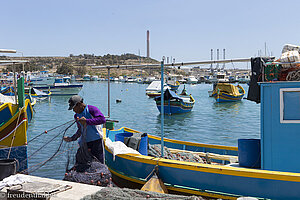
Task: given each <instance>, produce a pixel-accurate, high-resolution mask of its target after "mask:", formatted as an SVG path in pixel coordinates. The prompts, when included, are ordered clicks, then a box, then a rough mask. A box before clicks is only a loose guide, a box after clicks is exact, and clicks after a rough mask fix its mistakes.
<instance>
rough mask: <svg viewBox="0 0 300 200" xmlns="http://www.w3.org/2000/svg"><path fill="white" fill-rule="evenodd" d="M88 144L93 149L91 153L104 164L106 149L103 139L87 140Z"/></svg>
mask: <svg viewBox="0 0 300 200" xmlns="http://www.w3.org/2000/svg"><path fill="white" fill-rule="evenodd" d="M87 146H88V148H89V149H91V154H92V155H93V156H95V157H96V158H97V159H98V160H99V162H101V163H102V164H104V149H103V140H102V139H99V140H94V141H91V142H87Z"/></svg>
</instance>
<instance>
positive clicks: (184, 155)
mask: <svg viewBox="0 0 300 200" xmlns="http://www.w3.org/2000/svg"><path fill="white" fill-rule="evenodd" d="M148 156H153V157H160V156H161V145H160V144H154V145H151V144H149V147H148ZM164 158H166V159H171V160H179V161H187V162H195V163H207V161H208V160H207V159H205V158H202V157H200V156H199V155H197V154H193V153H188V152H176V153H172V152H171V151H170V150H169V149H168V148H167V147H164Z"/></svg>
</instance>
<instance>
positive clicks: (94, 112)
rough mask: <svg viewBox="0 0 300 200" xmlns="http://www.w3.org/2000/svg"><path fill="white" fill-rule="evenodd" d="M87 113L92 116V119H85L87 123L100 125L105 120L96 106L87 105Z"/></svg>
mask: <svg viewBox="0 0 300 200" xmlns="http://www.w3.org/2000/svg"><path fill="white" fill-rule="evenodd" d="M88 109H89V113H90V114H91V115H92V116H93V117H94V118H93V119H86V124H87V125H100V124H104V123H105V122H106V120H105V117H104V115H103V114H102V113H101V111H100V110H99V109H98V108H97V107H96V106H91V105H88Z"/></svg>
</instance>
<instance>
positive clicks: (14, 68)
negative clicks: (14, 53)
mask: <svg viewBox="0 0 300 200" xmlns="http://www.w3.org/2000/svg"><path fill="white" fill-rule="evenodd" d="M13 70H14V89H15V101H16V102H15V103H16V104H18V99H17V85H16V82H17V80H16V65H15V63H13Z"/></svg>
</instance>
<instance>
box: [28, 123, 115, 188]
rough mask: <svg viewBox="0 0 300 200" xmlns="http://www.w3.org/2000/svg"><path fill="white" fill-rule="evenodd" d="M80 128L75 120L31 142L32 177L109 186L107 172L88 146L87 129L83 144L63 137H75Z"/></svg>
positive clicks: (30, 169) (82, 139)
mask: <svg viewBox="0 0 300 200" xmlns="http://www.w3.org/2000/svg"><path fill="white" fill-rule="evenodd" d="M77 130H78V127H77V125H76V123H75V121H74V120H72V121H69V122H66V123H64V124H62V125H59V126H57V127H54V128H52V129H49V130H47V131H45V132H43V133H41V134H36V135H31V138H29V141H28V143H29V145H28V146H29V147H30V148H29V150H30V151H29V156H28V160H29V168H28V169H26V170H24V171H23V173H29V174H33V175H38V176H44V177H49V178H57V179H62V178H63V179H64V180H67V181H73V182H79V183H86V184H92V185H101V186H110V185H111V174H110V172H109V170H108V168H107V167H106V166H105V165H104V164H102V163H101V162H99V161H98V160H97V158H95V157H93V156H92V154H91V153H90V151H89V149H88V147H87V144H86V142H85V138H86V129H82V130H81V132H82V133H83V134H82V135H81V143H80V146H79V145H78V142H77V141H73V142H65V141H63V137H64V136H69V137H70V136H72V135H73V134H75V133H76V131H77Z"/></svg>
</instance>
